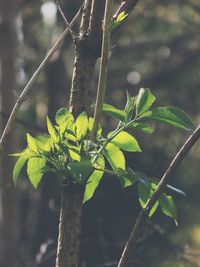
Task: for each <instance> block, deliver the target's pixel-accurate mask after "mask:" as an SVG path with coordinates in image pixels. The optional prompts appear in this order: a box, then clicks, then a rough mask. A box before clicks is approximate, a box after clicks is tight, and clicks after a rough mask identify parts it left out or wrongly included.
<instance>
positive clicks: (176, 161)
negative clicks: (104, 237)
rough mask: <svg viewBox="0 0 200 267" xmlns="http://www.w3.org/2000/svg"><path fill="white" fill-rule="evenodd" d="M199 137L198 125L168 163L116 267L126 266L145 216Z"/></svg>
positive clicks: (199, 127)
mask: <svg viewBox="0 0 200 267" xmlns="http://www.w3.org/2000/svg"><path fill="white" fill-rule="evenodd" d="M199 138H200V125H199V126H198V127H197V129H196V130H195V131H194V133H193V134H192V135H191V136H190V137H189V138H188V139H187V141H186V142H185V144H184V145H183V146H182V147H181V149H180V150H179V151H178V153H177V154H176V156H175V157H174V159H173V160H172V162H171V163H170V165H169V167H168V169H167V170H166V172H165V173H164V175H163V177H162V178H161V180H160V182H159V184H158V186H157V188H156V190H155V192H154V193H153V195H152V197H151V198H150V199H149V200H148V201H147V203H146V205H145V207H144V208H143V209H142V211H141V212H140V214H139V216H138V218H137V220H136V223H135V225H134V227H133V229H132V232H131V234H130V237H129V240H128V242H127V243H126V246H125V248H124V251H123V253H122V256H121V258H120V261H119V264H118V267H126V266H128V262H129V261H130V258H131V256H132V255H133V253H134V251H135V247H136V245H137V240H138V237H139V235H140V233H141V230H142V227H143V225H144V223H145V220H146V217H147V216H148V214H149V212H150V210H151V209H152V207H153V205H154V204H155V202H156V201H157V200H158V198H159V196H160V195H161V194H162V192H163V191H164V189H165V188H166V185H167V183H168V181H169V180H170V178H171V177H172V174H173V173H174V172H175V170H176V169H177V168H178V167H179V165H180V164H181V162H182V161H183V160H184V158H185V157H186V156H187V154H188V153H189V151H190V150H191V148H192V147H193V146H194V145H195V144H196V142H197V141H198V139H199Z"/></svg>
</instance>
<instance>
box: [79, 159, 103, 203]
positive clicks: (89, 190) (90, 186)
mask: <svg viewBox="0 0 200 267" xmlns="http://www.w3.org/2000/svg"><path fill="white" fill-rule="evenodd" d="M97 164H98V165H99V166H100V167H101V169H104V168H105V160H104V158H103V157H102V156H101V157H99V158H98V159H97ZM103 174H104V172H103V171H99V170H95V171H94V172H93V173H92V174H91V175H90V177H89V179H88V181H87V184H86V187H85V193H84V197H83V203H85V202H86V201H88V200H89V199H91V198H92V196H93V194H94V192H95V190H96V188H97V187H98V185H99V183H100V181H101V179H102V177H103Z"/></svg>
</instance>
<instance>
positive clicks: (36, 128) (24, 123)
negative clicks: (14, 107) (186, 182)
mask: <svg viewBox="0 0 200 267" xmlns="http://www.w3.org/2000/svg"><path fill="white" fill-rule="evenodd" d="M0 116H1V117H3V118H5V119H8V118H9V115H8V114H7V113H5V112H3V111H0ZM14 122H15V123H17V124H19V125H21V126H24V127H26V128H28V129H31V130H33V131H36V132H40V133H45V132H46V131H45V129H44V128H42V127H40V126H38V125H34V124H31V123H29V122H27V121H24V120H22V119H19V118H15V121H14Z"/></svg>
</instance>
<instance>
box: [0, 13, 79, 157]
mask: <svg viewBox="0 0 200 267" xmlns="http://www.w3.org/2000/svg"><path fill="white" fill-rule="evenodd" d="M80 13H81V9H80V10H79V11H78V12H77V14H76V15H75V17H74V18H73V20H72V21H71V23H70V27H72V26H73V25H74V23H75V22H76V21H77V19H78V17H79V15H80ZM68 33H69V27H68V28H66V29H65V31H64V32H63V33H62V34H61V35H60V37H59V38H58V40H57V41H56V43H55V44H54V45H53V47H52V48H51V50H50V51H49V52H48V54H47V55H46V57H45V58H44V60H43V61H42V63H41V64H40V66H39V67H38V69H37V70H36V71H35V73H34V74H33V76H32V77H31V79H30V80H29V82H28V83H27V85H26V86H25V88H24V89H23V91H22V93H21V95H20V96H19V98H18V99H17V101H16V103H15V105H14V107H13V110H12V112H11V114H10V117H9V119H8V121H7V123H6V126H5V128H4V130H3V133H2V136H1V138H0V154H1V153H2V152H3V145H4V141H5V139H6V137H7V135H8V134H9V132H10V130H11V128H12V126H13V123H14V121H15V118H16V115H17V112H18V110H19V108H20V107H21V105H22V103H23V102H24V101H25V100H26V98H27V96H28V95H29V93H30V92H31V89H32V86H33V84H34V83H35V81H36V80H37V78H38V76H39V74H40V73H41V72H42V70H43V69H44V68H45V67H46V65H47V64H48V62H49V60H50V58H51V57H52V56H53V54H54V53H55V51H57V50H58V49H59V48H60V46H61V44H62V42H63V40H64V38H65V37H66V36H67V34H68Z"/></svg>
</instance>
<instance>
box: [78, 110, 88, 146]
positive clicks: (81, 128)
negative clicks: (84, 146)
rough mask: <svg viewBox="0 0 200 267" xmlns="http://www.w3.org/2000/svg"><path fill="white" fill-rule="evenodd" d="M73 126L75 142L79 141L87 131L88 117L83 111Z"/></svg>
mask: <svg viewBox="0 0 200 267" xmlns="http://www.w3.org/2000/svg"><path fill="white" fill-rule="evenodd" d="M75 125H76V136H77V140H78V141H79V140H81V139H83V138H84V137H85V136H86V134H87V130H88V117H87V114H86V112H85V111H83V112H82V113H81V114H80V115H79V116H78V118H77V119H76V122H75Z"/></svg>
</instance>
